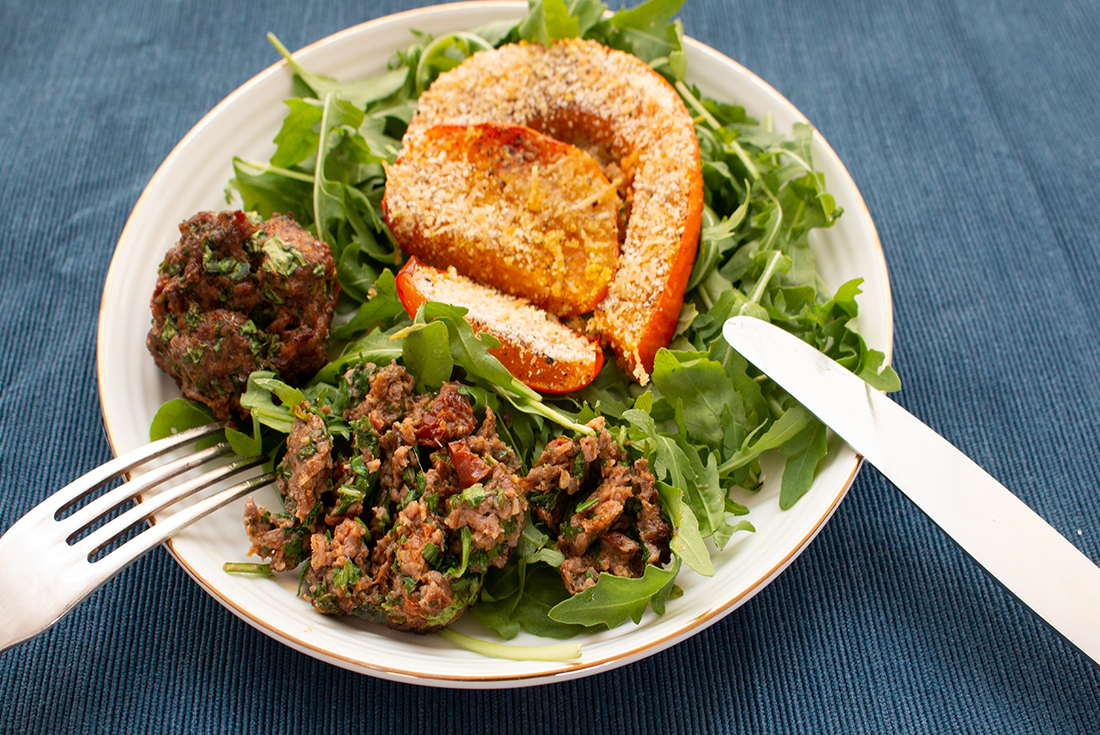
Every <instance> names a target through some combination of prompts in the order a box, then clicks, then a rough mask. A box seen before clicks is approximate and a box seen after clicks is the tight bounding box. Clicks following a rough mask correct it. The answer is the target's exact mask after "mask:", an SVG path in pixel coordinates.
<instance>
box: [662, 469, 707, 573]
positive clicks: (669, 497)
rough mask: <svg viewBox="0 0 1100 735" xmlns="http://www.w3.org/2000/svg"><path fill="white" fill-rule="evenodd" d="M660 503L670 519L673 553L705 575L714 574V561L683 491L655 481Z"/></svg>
mask: <svg viewBox="0 0 1100 735" xmlns="http://www.w3.org/2000/svg"><path fill="white" fill-rule="evenodd" d="M657 493H658V494H659V495H660V497H661V503H662V505H663V506H664V507H665V509H667V510H668V516H669V520H671V521H672V543H671V544H670V546H671V548H672V551H673V553H675V554H676V555H677V556H678V557H680V559H682V560H683V562H684V563H685V564H687V565H688V566H689V567H691V568H692V569H694V570H695V571H696V572H698V573H699V574H702V575H703V576H705V577H710V576H713V575H714V563H713V562H712V561H711V560H710V552H709V551H707V546H706V544H705V543H704V542H703V535H702V534H701V533H700V532H699V521H698V520H696V518H695V514H694V513H692V512H691V508H689V507H688V505H687V503H685V502H684V497H683V491H682V490H680V489H679V488H676V487H673V486H672V485H669V484H667V483H664V482H658V483H657Z"/></svg>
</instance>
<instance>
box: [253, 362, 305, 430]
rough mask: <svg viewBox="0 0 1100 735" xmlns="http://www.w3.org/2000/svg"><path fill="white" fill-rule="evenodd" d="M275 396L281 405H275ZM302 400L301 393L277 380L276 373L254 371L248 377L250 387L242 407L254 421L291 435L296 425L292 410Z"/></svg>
mask: <svg viewBox="0 0 1100 735" xmlns="http://www.w3.org/2000/svg"><path fill="white" fill-rule="evenodd" d="M292 391H293V392H292ZM273 395H275V396H278V397H279V399H280V403H278V404H276V403H275V401H274V400H273V399H272V396H273ZM295 398H296V399H297V400H295ZM302 400H303V395H302V393H301V391H298V390H297V389H296V388H291V387H290V386H289V385H287V384H286V383H283V382H282V381H280V380H277V379H276V377H275V373H273V372H271V371H270V370H254V371H252V373H251V374H249V376H248V385H247V387H246V388H245V392H244V395H242V396H241V407H242V408H247V409H248V410H249V411H250V412H251V413H252V418H253V420H254V421H259V422H260V423H261V424H263V425H265V426H270V427H271V428H272V429H275V430H276V431H278V432H281V433H283V434H289V433H290V429H291V427H292V426H293V425H294V414H293V413H291V410H290V409H291V407H293V406H296V405H298V404H299V403H301V402H302Z"/></svg>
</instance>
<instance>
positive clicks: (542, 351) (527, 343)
mask: <svg viewBox="0 0 1100 735" xmlns="http://www.w3.org/2000/svg"><path fill="white" fill-rule="evenodd" d="M397 295H398V297H399V298H400V299H401V303H402V304H403V305H404V307H405V311H407V312H408V313H409V316H413V317H415V316H416V312H417V311H418V310H419V309H420V307H421V306H422V305H423V304H424V303H426V302H428V301H440V302H442V303H445V304H452V305H454V306H462V307H465V308H466V309H467V313H466V321H467V322H469V323H470V326H471V327H473V330H474V331H475V332H488V333H489V334H491V335H493V336H494V337H496V338H497V339H498V340H500V347H495V348H493V349H491V350H489V353H490V354H492V355H493V356H494V357H496V358H497V359H498V360H500V362H501V364H503V365H504V367H506V368H507V369H508V372H510V373H512V375H514V376H515V377H516V378H517V379H518V380H520V381H521V382H523V383H525V384H527V385H528V386H530V387H532V388H534V389H535V390H539V391H542V392H544V393H568V392H570V391H574V390H579V389H580V388H583V387H584V386H586V385H588V384H589V383H591V382H592V381H593V380H594V379H595V377H596V375H597V374H599V372H600V368H602V367H603V350H601V349H600V345H599V343H597V342H596V341H594V340H590V339H588V338H587V337H584V336H582V335H580V334H578V333H577V332H575V331H573V330H572V329H570V328H569V327H567V326H565V325H564V324H562V323H561V322H560V321H559V320H558V318H557V317H556V316H554V315H553V314H550V313H548V312H546V311H543V310H542V309H540V308H538V307H537V306H535V305H533V304H530V303H528V302H527V301H526V300H524V299H520V298H516V297H514V296H509V295H508V294H504V293H501V292H500V291H498V290H497V289H495V288H492V287H491V286H483V285H481V284H478V283H475V282H474V281H471V280H470V279H469V278H465V277H464V276H461V275H459V274H458V273H457V272H456V271H455V269H454V268H450V269H448V270H440V269H438V268H432V267H431V266H428V265H424V264H423V263H421V262H420V261H418V260H417V259H416V258H415V257H412V258H409V262H408V263H406V264H405V267H404V268H402V269H401V271H400V272H399V273H398V274H397Z"/></svg>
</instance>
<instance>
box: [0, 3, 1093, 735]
mask: <svg viewBox="0 0 1100 735" xmlns="http://www.w3.org/2000/svg"><path fill="white" fill-rule="evenodd" d="M415 5H417V3H415V2H408V1H407V2H398V1H395V0H386V1H384V2H376V3H351V2H345V1H344V0H335V1H332V0H330V1H328V2H318V1H316V0H296V2H288V1H285V0H279V1H278V2H267V3H257V2H247V1H243V0H237V1H236V2H226V3H201V2H194V1H187V0H183V1H180V2H164V3H145V2H134V1H132V0H131V1H130V2H112V3H107V4H102V5H101V4H97V3H78V2H69V1H66V0H54V1H52V2H31V1H29V0H15V1H14V2H8V3H5V4H3V5H2V6H0V131H2V132H0V233H2V234H0V314H3V319H2V320H0V529H6V528H7V527H8V526H10V525H11V524H12V523H14V522H15V520H16V519H17V518H18V517H19V516H21V515H22V514H23V513H24V512H26V511H27V510H29V509H30V508H31V507H32V506H33V505H34V504H36V503H37V502H38V501H39V500H41V499H42V498H44V497H45V496H46V495H48V494H49V493H50V492H52V491H53V490H55V489H56V488H58V487H59V486H61V485H62V484H64V483H65V482H67V481H68V480H70V479H72V478H73V477H75V476H76V475H77V474H79V473H80V472H81V471H83V470H86V469H88V468H90V467H91V466H94V465H96V464H98V463H100V462H103V461H105V460H106V459H108V458H109V456H110V452H109V449H108V446H107V443H106V441H105V439H104V436H103V432H102V428H101V419H100V414H99V405H98V394H97V387H96V382H95V371H94V362H95V330H96V318H97V310H98V304H99V299H100V296H101V292H102V284H103V279H104V277H105V275H106V272H107V266H108V263H109V261H110V257H111V253H112V249H113V246H114V243H115V241H116V240H117V238H118V236H119V234H120V232H121V229H122V226H123V224H124V223H125V221H126V217H127V215H128V213H129V211H130V209H131V208H132V207H133V205H134V202H135V201H136V200H137V197H138V196H139V195H140V193H141V191H142V189H143V188H144V186H145V184H146V183H147V182H148V180H149V177H150V176H151V175H152V173H153V172H154V171H155V170H156V168H157V166H158V165H159V163H160V162H161V160H162V159H163V158H164V156H165V155H167V154H168V152H169V151H170V150H171V149H172V147H173V146H174V145H175V143H176V142H177V141H178V140H179V139H180V138H181V137H182V136H183V135H184V134H185V133H186V132H187V131H188V129H190V127H191V126H192V125H193V124H194V123H195V122H196V121H198V120H199V118H200V117H201V116H202V115H203V114H205V113H206V112H207V111H208V110H209V109H210V108H211V107H213V106H214V105H215V104H216V103H217V102H218V101H219V100H221V99H222V98H223V97H224V96H226V95H227V94H229V93H230V92H231V91H232V90H233V89H235V88H236V87H237V86H238V85H240V84H241V83H243V82H244V81H246V80H247V79H248V78H250V77H251V76H253V75H254V74H255V73H257V72H258V71H260V70H261V69H263V68H264V67H266V66H268V65H269V64H270V63H272V62H273V61H275V60H276V57H275V55H274V52H273V51H272V49H271V47H270V46H269V45H268V43H267V41H266V40H265V38H264V33H265V32H266V31H269V30H270V31H274V32H275V33H276V34H277V35H278V36H279V37H280V39H282V40H283V41H284V42H285V43H286V44H287V45H288V46H289V47H291V48H298V47H300V46H303V45H305V44H307V43H310V42H312V41H315V40H317V39H319V38H322V37H324V36H326V35H328V34H330V33H333V32H335V31H337V30H340V29H341V28H344V27H346V26H349V25H353V24H355V23H359V22H361V21H364V20H369V19H371V18H374V17H378V16H380V15H384V14H387V13H391V12H396V11H399V10H404V9H408V8H410V7H414V6H415ZM682 17H683V19H684V22H685V25H686V26H687V30H688V33H689V34H690V35H693V36H695V37H696V38H698V39H700V40H701V41H703V42H705V43H707V44H710V45H712V46H714V47H715V48H717V49H719V50H721V51H723V52H725V53H726V54H728V55H730V56H732V57H733V58H735V59H737V60H738V61H740V62H742V63H743V64H744V65H745V66H747V67H749V68H750V69H752V70H753V71H755V72H756V73H758V74H759V75H760V76H762V77H763V78H764V79H765V80H767V81H768V82H770V83H771V84H772V85H774V86H775V87H776V88H777V89H778V90H779V91H780V92H781V93H783V94H784V95H786V96H787V97H788V98H789V99H790V100H791V101H792V102H793V103H794V104H795V105H796V106H797V107H799V108H800V109H801V110H802V111H803V112H804V113H805V114H806V115H807V116H808V117H809V118H810V120H811V121H813V122H814V123H815V124H816V125H817V127H818V129H819V130H820V131H821V132H822V134H823V135H824V136H825V137H826V138H827V139H828V140H829V142H830V143H831V144H832V146H833V147H834V148H835V149H836V151H837V152H838V154H839V155H840V157H841V159H842V160H843V161H844V162H845V163H846V164H847V167H848V169H849V171H850V172H851V174H852V176H853V177H854V179H855V181H856V182H857V184H858V185H859V187H860V189H861V190H862V192H863V195H864V197H865V198H866V200H867V203H868V206H869V207H870V210H871V213H872V215H873V216H874V218H875V221H876V223H877V225H878V228H879V233H880V236H881V238H882V242H883V247H884V249H885V252H886V257H887V261H888V265H889V268H890V273H891V279H892V286H893V289H894V299H895V308H896V311H895V315H896V351H895V364H896V365H897V366H898V369H899V371H900V372H901V374H902V376H903V379H904V383H905V387H904V389H903V390H902V392H901V393H900V394H899V395H898V399H899V400H900V401H901V402H902V403H903V404H904V405H906V406H907V407H908V408H910V409H911V410H912V411H914V412H915V413H916V414H918V415H919V416H920V417H922V418H923V419H925V420H926V421H928V422H929V423H930V424H931V425H932V426H933V427H935V428H937V429H938V430H939V431H941V432H942V433H943V434H944V435H946V436H947V437H948V438H949V439H951V440H952V441H954V442H956V443H957V444H958V445H959V446H960V447H961V448H962V449H963V450H964V451H966V452H967V453H969V454H970V455H971V456H973V457H974V458H975V459H976V460H977V461H978V462H979V463H980V464H982V465H983V466H984V467H986V468H987V469H989V470H990V472H991V473H992V474H993V475H995V476H996V477H998V478H1001V479H1002V480H1005V481H1007V483H1008V484H1009V485H1010V486H1011V487H1012V488H1013V489H1014V491H1015V492H1016V493H1017V494H1018V495H1019V496H1020V497H1021V498H1022V499H1023V500H1025V501H1026V502H1027V503H1028V504H1029V505H1031V506H1032V507H1033V508H1034V509H1036V510H1037V511H1038V512H1039V513H1040V514H1041V515H1043V516H1044V517H1045V518H1047V519H1048V520H1049V521H1050V522H1051V523H1052V524H1053V525H1054V526H1055V527H1056V528H1058V530H1059V531H1061V532H1062V533H1063V534H1065V535H1066V536H1067V537H1069V538H1070V539H1071V540H1072V541H1073V542H1074V543H1075V544H1077V546H1078V547H1079V548H1081V549H1082V550H1083V551H1084V552H1085V553H1086V554H1087V555H1089V556H1090V557H1091V558H1092V559H1093V560H1097V561H1100V467H1098V462H1097V458H1098V457H1100V421H1098V420H1097V419H1096V417H1097V415H1100V359H1098V357H1100V356H1098V354H1097V350H1098V345H1100V326H1098V325H1100V296H1098V294H1097V288H1098V286H1100V156H1097V153H1096V152H1097V151H1098V150H1100V124H1098V123H1097V121H1098V120H1100V43H1098V42H1097V39H1100V4H1098V3H1096V2H1094V1H1088V0H1078V1H1077V2H1061V3H1057V4H1050V5H1047V4H1036V3H1028V2H1024V1H1023V0H1000V1H997V0H987V1H986V2H974V1H972V0H958V1H956V2H947V1H946V0H942V1H937V0H925V1H921V0H911V1H909V2H894V3H881V2H872V1H865V2H859V0H843V1H840V2H833V3H803V2H796V1H795V0H780V1H779V2H773V3H747V2H720V1H719V0H690V2H689V3H688V5H687V7H685V8H684V10H683V12H682ZM0 563H4V564H6V563H10V560H5V559H0ZM43 583H44V584H49V580H43ZM1097 617H1098V624H1100V611H1098V616H1097ZM144 731H155V732H188V733H190V732H211V733H221V732H263V733H267V732H287V733H305V732H326V733H332V732H353V731H354V732H358V731H374V732H471V733H473V732H478V733H482V732H501V733H504V732H517V733H519V732H523V733H541V732H577V733H581V732H608V731H614V732H620V731H621V732H682V733H697V732H735V731H736V732H845V733H879V732H884V731H901V732H928V733H943V732H980V733H988V732H1013V733H1035V732H1051V733H1095V732H1100V672H1098V670H1097V669H1096V668H1095V667H1093V666H1092V665H1091V664H1090V663H1088V662H1087V660H1086V659H1085V658H1084V657H1083V656H1082V655H1080V654H1079V653H1077V652H1076V651H1075V650H1073V649H1072V648H1071V647H1069V646H1068V645H1067V644H1065V643H1064V642H1063V641H1061V640H1060V639H1059V638H1058V637H1057V636H1056V635H1055V634H1053V633H1051V632H1050V631H1049V630H1047V629H1046V628H1045V627H1044V626H1043V625H1041V624H1040V623H1038V622H1036V621H1035V620H1033V619H1032V618H1031V617H1030V616H1029V615H1028V614H1027V613H1026V612H1025V611H1024V610H1023V609H1022V608H1021V607H1020V606H1019V605H1018V604H1017V603H1016V602H1014V601H1013V600H1012V599H1010V598H1009V597H1008V595H1006V594H1005V593H1004V592H1002V591H1001V590H1000V589H999V588H998V587H997V586H996V585H995V584H994V583H992V582H991V581H989V580H988V579H986V578H985V577H984V576H983V575H982V574H981V573H980V572H979V571H977V570H976V568H975V567H974V566H973V565H972V564H971V563H970V562H969V561H968V559H966V558H965V557H964V556H963V555H962V554H961V552H959V551H958V550H957V549H956V548H955V547H954V546H953V545H952V543H951V542H950V541H949V540H947V539H946V538H944V537H943V536H942V534H940V533H939V532H938V531H937V530H936V528H935V527H933V526H932V525H931V524H930V523H929V522H928V521H927V520H925V519H924V518H923V517H922V516H921V515H920V513H919V512H918V511H916V510H915V509H914V508H913V507H912V506H911V505H910V504H909V503H908V502H907V501H906V500H904V498H902V497H901V496H900V495H899V494H898V493H897V492H896V491H895V490H894V489H893V488H891V487H890V486H889V485H888V484H887V483H885V481H883V480H882V478H881V477H880V476H878V475H877V474H876V473H875V472H874V471H873V470H869V469H868V470H865V471H864V472H863V473H861V475H860V477H859V478H858V479H857V481H856V483H855V485H854V487H853V489H852V491H851V493H850V495H849V497H848V499H847V500H846V501H845V502H844V503H843V504H842V505H841V507H840V509H839V510H838V512H837V513H836V516H835V517H834V519H833V520H832V521H831V522H830V523H829V524H828V526H827V527H826V528H825V530H824V531H823V532H822V533H821V535H820V536H819V537H818V539H817V541H815V542H814V544H813V545H812V546H811V547H810V548H809V550H808V551H806V552H805V553H804V554H803V555H802V556H801V557H800V558H799V559H798V560H797V561H796V562H795V564H794V565H793V566H792V567H791V568H790V569H789V570H788V571H787V572H785V573H784V574H783V575H782V576H781V577H780V578H779V579H778V580H777V581H776V582H775V583H773V584H772V585H771V586H769V587H768V588H767V589H765V590H764V591H763V592H762V593H760V594H759V595H758V596H757V597H755V598H754V599H753V600H751V601H750V602H749V603H748V604H746V605H745V606H744V607H742V608H740V609H739V610H737V611H735V612H734V613H733V614H732V615H730V616H729V617H727V618H726V619H724V620H722V621H721V622H719V623H718V624H716V625H715V626H713V627H711V628H710V629H708V630H706V631H704V632H702V633H700V634H699V635H697V636H695V637H693V638H691V639H689V640H688V641H686V642H684V643H682V644H680V645H678V646H676V647H674V648H672V649H670V650H668V651H666V652H663V653H661V654H658V655H655V656H653V657H651V658H649V659H646V660H644V661H642V662H640V663H636V664H633V665H630V666H627V667H624V668H621V669H618V670H615V671H612V672H609V673H606V674H602V675H599V676H594V677H591V678H587V679H582V680H578V681H572V682H566V683H562V684H554V685H548V686H542V687H537V688H530V689H518V690H506V691H494V692H468V691H455V690H440V689H429V688H423V687H415V686H409V685H401V684H393V683H389V682H385V681H380V680H376V679H373V678H370V677H367V676H362V675H357V674H351V673H348V672H345V671H343V670H340V669H337V668H335V667H332V666H329V665H327V664H323V663H319V662H317V661H315V660H313V659H311V658H309V657H307V656H304V655H301V654H298V653H296V652H294V651H292V650H290V649H288V648H286V647H284V646H282V645H281V644H279V643H276V642H274V641H272V640H270V639H268V638H266V637H265V636H263V635H261V634H260V633H257V632H256V631H254V630H252V629H251V628H250V627H248V626H247V625H245V624H244V623H242V622H240V621H238V620H237V619H236V618H234V617H233V616H232V615H231V614H230V613H228V612H227V611H225V610H224V609H223V608H222V607H221V606H220V605H218V604H217V603H216V602H214V601H213V600H212V599H210V598H208V597H207V596H206V595H205V594H204V593H203V592H202V591H201V590H200V589H199V588H198V587H197V586H196V585H195V584H193V583H192V582H191V581H190V580H189V579H188V578H187V577H186V575H185V574H184V573H183V571H182V570H181V569H180V568H179V567H178V566H176V565H175V563H174V562H172V561H171V560H170V558H169V557H168V555H167V554H165V553H164V552H162V551H157V552H155V553H153V554H152V555H150V556H149V557H146V558H145V559H143V560H141V561H140V562H138V563H137V564H136V565H135V566H133V567H131V568H130V569H129V570H128V571H127V572H126V573H124V574H123V575H122V576H121V577H120V578H119V579H117V580H115V581H114V582H113V583H111V584H110V585H109V586H108V587H106V588H105V589H103V590H100V591H99V592H98V593H96V594H95V595H94V596H93V597H92V598H91V599H90V600H89V601H88V602H87V603H86V604H85V605H83V606H82V607H81V608H79V609H78V610H77V611H76V612H75V613H74V614H73V615H72V616H71V617H69V618H67V619H66V620H64V621H63V622H62V623H61V624H59V625H58V626H57V627H56V628H55V629H53V630H52V631H50V632H49V633H47V634H46V635H45V636H43V637H41V638H39V639H36V640H35V641H33V642H31V643H29V644H27V645H24V646H22V647H20V648H18V649H15V650H13V651H9V652H7V653H5V654H0V732H4V733H38V732H43V733H46V732H49V733H56V732H66V733H67V732H74V733H75V732H144Z"/></svg>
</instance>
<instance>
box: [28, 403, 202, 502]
mask: <svg viewBox="0 0 1100 735" xmlns="http://www.w3.org/2000/svg"><path fill="white" fill-rule="evenodd" d="M222 428H223V427H222V425H221V424H217V423H214V424H206V425H205V426H198V427H196V428H194V429H187V430H186V431H181V432H179V433H178V434H173V435H172V436H168V437H165V438H163V439H158V440H157V441H155V442H152V443H151V444H146V445H145V446H142V447H138V448H137V449H135V450H133V451H131V452H128V453H126V454H123V455H122V456H120V457H116V458H115V459H112V460H111V461H109V462H106V463H104V464H102V465H100V466H99V467H96V468H95V469H93V470H91V471H89V472H88V473H87V474H85V475H82V476H81V477H78V478H77V479H76V480H73V481H72V482H71V483H69V484H68V485H66V486H65V487H63V488H61V489H60V490H58V491H57V492H56V493H54V494H53V495H51V496H50V497H49V498H47V499H46V500H44V501H43V502H42V503H41V504H40V506H39V507H42V508H43V509H45V507H44V506H47V504H48V506H47V507H50V508H51V509H52V513H53V514H54V515H55V516H56V514H57V513H60V512H62V511H64V510H65V509H66V508H68V507H69V506H71V505H72V504H73V503H75V502H77V501H78V500H80V499H81V498H83V497H84V496H86V495H87V494H88V493H90V492H92V491H93V490H95V489H96V488H97V487H99V486H100V485H102V484H103V483H105V482H110V481H111V480H114V479H116V478H118V477H121V476H122V475H123V474H125V473H127V472H129V471H130V470H132V469H134V468H135V467H138V466H140V465H142V464H144V463H145V462H148V461H149V460H151V459H156V458H157V457H160V456H162V455H165V454H167V453H168V452H171V451H172V450H174V449H179V448H180V447H183V446H186V445H187V444H190V443H192V442H196V441H198V440H199V439H202V438H204V437H207V436H210V435H211V434H214V433H215V432H218V431H221V429H222Z"/></svg>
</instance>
